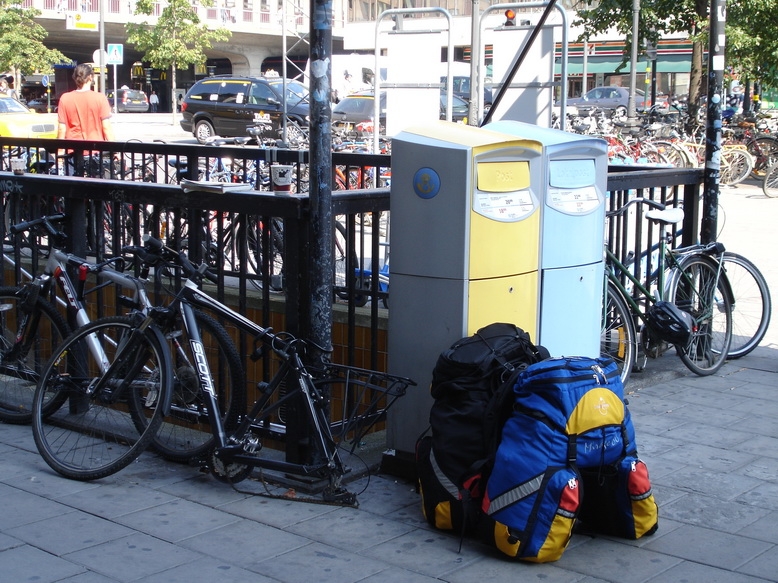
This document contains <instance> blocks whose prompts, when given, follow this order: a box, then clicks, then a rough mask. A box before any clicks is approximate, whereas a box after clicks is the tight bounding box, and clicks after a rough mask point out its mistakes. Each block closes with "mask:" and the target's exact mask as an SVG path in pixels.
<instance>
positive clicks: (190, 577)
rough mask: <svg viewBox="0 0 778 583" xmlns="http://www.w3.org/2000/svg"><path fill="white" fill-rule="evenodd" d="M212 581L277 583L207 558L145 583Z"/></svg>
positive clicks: (221, 582)
mask: <svg viewBox="0 0 778 583" xmlns="http://www.w3.org/2000/svg"><path fill="white" fill-rule="evenodd" d="M199 581H212V582H213V583H275V579H270V578H269V577H265V576H263V575H261V574H259V573H256V572H252V571H246V570H245V569H241V568H240V567H236V566H235V565H232V564H230V563H228V562H227V561H220V560H219V559H217V558H214V557H206V558H203V559H200V560H197V561H192V562H191V563H186V564H184V565H181V566H178V567H175V568H173V569H169V570H167V571H162V572H160V573H156V574H154V575H150V576H148V577H145V578H144V579H143V583H197V582H199Z"/></svg>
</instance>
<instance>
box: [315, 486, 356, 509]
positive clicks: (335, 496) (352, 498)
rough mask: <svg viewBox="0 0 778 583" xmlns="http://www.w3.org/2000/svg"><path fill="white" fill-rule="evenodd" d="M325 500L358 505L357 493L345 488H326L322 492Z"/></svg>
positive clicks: (345, 504) (346, 504)
mask: <svg viewBox="0 0 778 583" xmlns="http://www.w3.org/2000/svg"><path fill="white" fill-rule="evenodd" d="M322 498H323V499H324V501H325V502H336V503H338V504H343V505H344V506H359V503H358V502H357V495H356V494H354V493H353V492H349V491H348V490H346V489H345V488H335V489H333V488H326V489H325V490H324V492H323V493H322Z"/></svg>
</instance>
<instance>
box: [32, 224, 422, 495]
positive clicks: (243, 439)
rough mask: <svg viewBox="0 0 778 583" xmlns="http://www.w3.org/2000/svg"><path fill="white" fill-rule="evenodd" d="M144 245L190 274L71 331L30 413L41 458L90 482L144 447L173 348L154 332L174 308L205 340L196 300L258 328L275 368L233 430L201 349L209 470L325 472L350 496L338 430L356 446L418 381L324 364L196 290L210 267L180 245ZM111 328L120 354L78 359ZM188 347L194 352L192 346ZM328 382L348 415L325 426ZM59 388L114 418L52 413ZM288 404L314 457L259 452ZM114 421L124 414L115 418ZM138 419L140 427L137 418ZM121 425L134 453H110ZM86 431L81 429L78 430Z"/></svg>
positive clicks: (154, 261)
mask: <svg viewBox="0 0 778 583" xmlns="http://www.w3.org/2000/svg"><path fill="white" fill-rule="evenodd" d="M144 249H145V254H142V253H141V252H140V251H139V255H140V256H141V259H142V260H143V261H144V262H145V263H147V264H149V265H155V266H156V267H155V269H160V270H161V269H171V268H176V269H181V270H182V271H183V274H184V276H185V277H186V279H185V280H184V283H183V285H182V286H181V287H180V289H179V290H178V292H177V293H176V295H175V297H174V298H173V300H172V301H171V302H170V304H169V305H168V306H167V307H166V308H156V309H154V310H150V311H148V312H147V313H146V314H140V313H136V314H135V315H134V316H133V317H130V318H123V319H116V318H113V319H108V320H103V321H102V322H101V321H98V322H95V323H93V324H90V325H89V326H86V327H84V328H82V329H80V330H78V331H76V332H75V333H74V334H73V335H71V336H70V337H69V338H68V340H66V341H65V343H64V344H63V346H62V347H61V348H60V350H59V351H58V353H57V354H56V355H55V356H54V357H52V359H51V360H50V361H49V364H48V366H47V368H46V370H45V371H44V374H43V376H42V378H41V380H40V382H39V384H38V387H37V389H36V392H35V402H34V417H33V434H34V436H35V442H36V445H37V447H38V449H39V451H40V452H41V454H42V455H43V457H44V459H45V460H46V462H47V463H48V464H49V465H50V466H51V467H52V468H53V469H54V470H55V471H57V472H59V473H60V474H62V475H65V476H67V477H71V478H74V479H79V480H90V479H96V478H98V477H104V476H107V475H110V474H111V473H114V472H116V471H118V470H119V469H121V468H122V467H124V466H125V465H126V464H127V463H129V462H128V461H127V457H128V456H130V455H134V456H136V457H137V455H140V452H141V451H142V448H143V447H144V446H145V445H147V443H148V441H149V440H150V438H146V435H147V433H148V432H149V431H156V429H157V426H158V425H159V423H158V422H157V420H156V418H155V415H154V414H150V412H151V411H159V410H160V409H165V408H167V407H169V403H170V401H171V396H170V394H169V393H170V391H169V382H168V383H165V382H162V381H163V380H164V379H165V378H166V377H167V378H168V379H169V376H170V373H169V369H170V368H171V367H170V363H169V361H167V360H165V359H168V358H169V357H170V356H169V354H165V353H164V350H162V349H164V346H160V343H161V344H164V342H161V341H160V340H159V339H160V338H162V337H163V333H162V331H161V330H162V329H164V327H165V326H166V325H167V322H169V321H170V320H171V319H172V318H175V317H179V316H180V318H181V320H182V322H183V325H184V330H185V333H186V334H187V336H188V338H189V340H190V343H191V344H193V345H194V346H195V347H197V346H199V344H200V342H201V341H200V335H199V330H198V329H197V325H196V322H195V320H194V313H195V310H196V309H203V310H206V311H208V312H209V313H213V314H214V315H215V316H217V317H218V318H219V319H223V320H225V321H227V322H229V323H230V324H231V325H234V326H236V327H237V328H238V329H239V330H241V331H243V332H245V333H247V334H249V335H251V336H252V337H253V338H254V341H253V343H254V349H253V353H252V357H253V358H255V359H257V358H260V357H261V354H262V351H263V350H269V351H272V353H273V354H274V355H275V356H276V357H277V359H278V369H277V371H276V372H275V374H274V375H273V376H272V378H271V380H270V381H269V382H260V383H258V389H259V392H260V397H259V398H258V399H257V400H256V401H255V403H254V405H253V406H252V408H251V411H250V412H249V413H248V414H246V415H245V416H243V417H242V418H241V420H240V423H239V425H238V427H237V429H235V430H234V431H228V430H227V429H226V428H225V427H224V425H223V423H222V420H221V416H220V414H219V403H218V400H217V399H216V385H215V382H216V381H215V378H216V377H214V375H213V374H212V373H211V369H210V364H211V363H210V359H208V358H206V357H205V356H203V357H202V358H200V359H199V360H198V362H197V364H198V368H197V375H196V381H197V388H198V392H199V394H200V395H201V396H202V397H203V399H204V400H205V402H206V404H207V416H208V418H209V421H210V424H211V430H212V434H213V437H214V440H215V443H214V447H213V448H212V449H211V450H210V451H209V452H208V455H207V459H206V460H204V463H205V464H206V467H207V469H208V470H210V472H211V473H212V474H213V475H214V476H215V477H216V478H217V479H219V480H222V481H226V482H229V483H237V482H239V481H241V480H243V479H245V478H246V477H248V475H249V474H250V473H251V471H252V469H253V468H254V467H258V468H263V469H267V470H274V471H280V472H284V473H288V474H294V475H298V476H305V477H307V478H311V477H314V478H320V479H323V480H326V486H325V487H324V488H323V496H324V499H325V501H329V502H337V503H341V504H351V505H353V504H356V495H355V494H353V493H351V492H349V491H348V490H346V489H345V488H344V487H343V486H342V478H343V476H344V475H345V474H346V473H347V471H348V469H347V468H346V467H345V465H344V464H343V462H342V460H341V457H340V453H339V448H340V447H341V445H340V444H339V442H338V441H337V438H340V439H342V440H345V439H350V440H351V442H352V444H353V446H352V452H353V450H354V448H356V446H357V445H358V444H359V442H360V441H361V439H362V437H363V436H364V435H365V434H366V433H367V432H368V431H369V430H370V428H372V427H373V426H374V425H375V424H376V423H377V422H379V421H380V420H382V419H384V418H385V415H386V412H387V410H388V409H389V408H390V407H391V405H392V404H393V403H394V402H395V401H396V400H397V399H398V398H400V397H401V396H402V395H404V394H405V391H406V389H407V387H409V386H412V385H415V383H414V382H413V381H412V380H410V379H407V378H403V377H398V376H394V375H389V374H385V373H381V372H376V371H368V370H364V369H359V368H356V367H350V366H343V365H336V364H333V363H330V362H328V361H327V359H326V358H324V357H323V355H324V354H325V353H326V350H325V349H324V348H323V347H320V346H316V345H315V344H313V343H311V342H310V341H303V340H301V339H297V338H295V337H293V336H292V335H290V334H288V333H283V332H281V333H274V332H273V331H272V329H270V328H265V327H262V326H260V325H258V324H256V323H254V322H252V321H250V320H248V319H247V318H245V317H244V316H242V315H241V314H239V313H237V312H235V311H233V310H232V309H230V308H229V307H227V306H225V305H224V304H222V303H220V302H218V301H217V300H215V299H213V298H211V297H210V296H208V295H206V294H205V293H203V292H202V291H201V290H200V289H199V288H198V284H200V283H202V280H203V279H204V278H206V277H209V274H208V272H207V269H208V267H207V264H200V265H199V266H198V267H195V266H194V265H193V264H192V263H191V262H189V260H188V259H187V257H186V255H185V254H183V253H181V252H177V251H175V250H173V249H171V248H169V247H166V246H165V245H163V243H162V242H161V241H159V240H157V239H154V238H152V237H146V243H145V245H144ZM107 334H110V335H111V336H112V337H115V338H116V339H117V341H118V342H119V346H120V349H119V350H118V351H117V355H116V356H115V358H110V357H111V356H112V355H111V354H110V353H109V354H108V356H109V359H108V360H106V361H105V362H103V363H90V362H86V363H83V361H84V360H85V359H84V358H83V357H82V355H84V354H88V351H87V350H86V349H85V346H86V345H87V344H88V343H90V342H95V341H96V340H97V341H99V340H101V339H102V338H103V337H104V336H106V335H107ZM309 351H310V352H309ZM195 352H196V353H199V351H198V350H196V351H195ZM314 353H316V354H318V355H320V356H319V358H318V359H315V357H314ZM148 355H153V356H154V357H156V360H154V361H153V362H150V363H149V362H148V361H149V360H150V359H149V358H148ZM305 357H310V359H311V360H312V361H315V364H311V365H306V364H304V362H303V359H304V358H305ZM87 364H90V365H91V367H87V366H86V365H87ZM147 364H148V365H150V366H149V368H151V369H153V370H155V371H158V372H159V374H158V378H157V377H155V378H154V380H153V382H152V379H150V378H149V377H148V376H144V377H143V378H142V379H141V380H142V381H144V382H146V383H148V384H149V385H152V386H153V388H154V389H155V391H156V392H154V393H152V392H151V391H145V392H144V391H142V390H141V389H140V388H137V389H136V388H135V386H136V385H137V384H138V383H139V381H138V380H137V379H135V378H134V377H132V376H130V373H132V374H137V372H138V371H140V370H142V369H144V367H145V366H146V365H147ZM309 366H310V368H309ZM128 385H132V390H129V391H127V387H128ZM334 385H338V386H342V387H343V390H344V392H343V394H342V395H341V399H342V401H341V402H342V403H343V406H342V411H343V413H344V417H343V419H342V420H341V421H339V422H336V423H334V424H332V423H331V422H330V419H329V413H328V408H329V407H328V405H329V403H330V402H331V400H330V396H329V395H330V390H331V387H332V386H334ZM63 387H64V390H67V395H68V398H69V399H71V400H73V399H75V400H76V401H79V400H80V399H82V398H88V399H89V402H90V406H91V407H92V408H94V409H101V408H108V407H111V409H110V410H109V411H108V414H110V417H111V419H112V420H114V424H115V425H116V427H114V428H113V431H112V432H105V431H104V429H103V427H102V424H101V423H100V422H99V419H98V415H97V414H94V415H92V417H90V418H88V419H87V418H86V416H85V415H81V416H80V417H79V416H78V415H77V414H74V415H71V414H69V413H68V410H67V409H66V408H64V407H62V408H60V410H59V411H58V413H60V414H59V415H58V418H52V416H51V415H48V416H47V415H46V414H45V412H44V410H43V406H42V404H43V403H44V402H45V401H46V399H47V395H49V393H54V394H59V393H61V392H62V391H63ZM125 393H126V396H127V398H128V403H127V407H126V408H125V414H124V417H121V418H119V415H118V414H117V413H116V412H115V404H116V403H117V401H121V395H124V394H125ZM117 395H118V396H117ZM293 403H298V404H299V407H301V409H302V410H303V411H304V414H305V419H306V426H307V428H308V429H309V430H310V436H309V437H310V439H309V440H308V442H307V443H309V445H310V448H311V449H312V455H311V456H310V461H303V462H293V461H281V460H278V459H274V458H272V457H269V456H268V457H261V456H260V455H259V454H260V451H261V450H262V447H263V442H262V440H263V438H266V439H272V438H277V437H279V436H280V435H284V434H285V429H286V427H285V424H284V422H283V419H279V414H280V412H281V411H282V410H283V408H284V407H287V406H290V405H292V404H293ZM108 414H107V416H108ZM73 416H75V417H76V421H77V420H81V419H84V420H86V421H88V422H89V426H87V427H84V426H80V427H78V428H74V427H73V422H72V421H71V420H70V419H69V417H73ZM120 422H122V423H123V424H122V425H120ZM144 423H147V425H146V426H145V427H141V426H142V425H143V424H144ZM128 424H129V425H130V426H131V427H133V428H134V431H133V432H132V433H138V434H139V435H140V436H139V437H138V438H137V440H136V441H135V442H134V443H133V444H132V449H131V451H130V447H129V446H124V449H126V451H123V452H122V453H123V457H122V458H121V459H116V458H115V457H113V456H111V452H110V451H106V444H105V441H106V440H109V441H111V443H112V444H116V443H117V442H119V446H117V447H121V445H122V443H123V442H122V440H123V439H124V440H126V438H124V437H123V436H122V434H123V432H126V431H127V426H128ZM333 428H334V429H335V433H333ZM76 429H77V431H76ZM84 432H86V433H87V436H88V437H82V436H83V433H84ZM117 435H118V436H119V437H116V436H117ZM144 440H145V441H144ZM137 444H140V445H137ZM92 450H95V451H94V452H93V451H92ZM104 455H105V456H107V457H106V458H105V459H104V458H102V457H101V456H104ZM133 459H134V458H133Z"/></svg>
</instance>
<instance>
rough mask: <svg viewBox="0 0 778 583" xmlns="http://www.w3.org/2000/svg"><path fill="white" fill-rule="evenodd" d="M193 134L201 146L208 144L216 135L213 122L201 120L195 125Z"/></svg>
mask: <svg viewBox="0 0 778 583" xmlns="http://www.w3.org/2000/svg"><path fill="white" fill-rule="evenodd" d="M193 133H194V137H195V138H197V141H198V142H199V143H201V144H204V143H206V142H207V141H208V139H209V138H212V137H214V135H216V134H215V133H214V131H213V126H212V125H211V122H208V121H205V120H200V121H198V122H197V123H196V124H195V127H194V132H193Z"/></svg>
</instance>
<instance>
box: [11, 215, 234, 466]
mask: <svg viewBox="0 0 778 583" xmlns="http://www.w3.org/2000/svg"><path fill="white" fill-rule="evenodd" d="M63 219H64V215H61V214H60V215H52V216H45V217H41V218H38V219H34V220H32V221H27V222H24V223H17V224H16V225H13V226H12V227H11V232H12V233H17V234H21V233H25V232H28V231H32V230H36V229H43V230H45V232H46V234H47V235H48V237H49V239H50V245H51V249H50V251H49V254H48V257H47V261H46V265H45V267H44V269H43V272H42V273H41V274H40V275H39V276H37V277H35V278H33V277H32V276H31V275H29V274H28V276H29V277H30V281H28V282H27V283H25V284H24V285H22V286H20V287H0V324H2V326H3V336H2V338H0V373H2V377H1V378H0V419H2V420H4V421H6V422H9V423H16V424H23V423H29V422H30V421H31V419H32V402H33V393H34V390H35V385H36V384H37V381H38V379H39V377H40V372H41V370H42V369H43V367H44V365H45V364H46V362H47V360H48V359H49V358H50V356H51V354H52V353H53V351H54V350H55V349H56V347H57V346H59V345H60V344H62V342H63V340H64V339H65V338H67V336H68V335H69V334H70V332H71V330H70V327H69V326H68V324H67V323H66V321H65V319H64V318H63V317H62V315H61V314H60V312H59V311H58V309H57V308H56V307H55V305H56V304H53V303H50V302H49V301H47V299H48V298H49V297H51V296H52V294H53V291H54V290H53V288H54V286H55V283H56V285H57V286H58V287H59V289H60V290H61V292H62V293H61V296H62V297H60V296H55V299H56V300H57V303H58V304H59V305H61V306H63V307H64V308H65V309H67V310H69V311H70V312H72V314H73V316H72V318H73V321H74V322H75V323H76V326H78V327H81V326H84V325H86V324H88V323H89V322H90V315H89V311H88V309H87V303H86V295H87V294H88V293H93V292H95V291H97V290H98V289H100V288H102V287H104V286H107V285H110V284H113V285H115V286H118V287H119V288H120V289H122V290H123V294H124V295H120V296H119V298H118V301H119V304H120V305H121V306H125V307H127V308H129V309H134V310H150V309H152V308H153V303H152V302H151V300H150V298H149V296H148V294H147V293H146V286H147V282H148V266H142V269H141V273H140V276H139V277H135V276H132V275H129V274H127V273H123V272H122V271H121V270H120V269H118V267H122V266H123V265H124V263H125V260H124V259H123V258H122V257H114V258H110V259H107V260H105V261H102V262H100V263H90V262H88V261H87V260H86V259H82V258H80V257H77V256H75V255H72V254H66V253H65V252H64V251H62V246H63V244H64V239H65V235H64V234H63V233H61V232H59V231H58V230H57V229H56V227H55V226H54V223H56V222H58V221H61V220H63ZM132 250H133V248H132V247H127V248H125V251H127V252H132ZM8 260H9V261H10V259H8ZM109 267H117V268H116V269H109ZM68 268H73V269H76V270H77V271H78V273H79V281H78V282H74V281H72V279H71V277H70V275H69V273H68ZM91 274H94V275H96V276H97V277H98V278H100V279H102V280H103V282H102V283H101V284H100V285H97V286H93V287H91V288H89V289H86V287H85V281H86V279H87V277H89V276H90V275H91ZM128 291H129V293H128ZM195 318H196V321H197V325H198V328H199V329H200V330H201V336H202V339H203V342H202V343H203V346H204V349H205V350H206V352H207V354H209V355H213V358H214V362H215V363H217V364H218V368H217V365H214V368H215V369H216V370H217V372H218V374H219V378H220V379H221V381H222V382H221V388H222V390H221V392H220V395H219V399H220V409H221V411H222V412H223V417H224V418H223V422H224V424H225V425H226V426H228V427H232V426H234V425H235V423H236V422H237V418H238V415H239V413H240V411H239V408H240V406H241V405H242V404H243V402H244V401H245V397H244V396H245V384H244V381H243V369H242V364H241V363H240V360H239V358H238V356H237V354H235V351H234V347H233V343H232V341H231V340H230V338H229V336H228V334H227V332H226V331H225V330H224V328H223V327H222V326H220V325H219V324H218V323H217V322H216V321H215V320H213V318H210V317H209V316H207V315H206V314H203V313H201V312H197V313H196V315H195ZM173 324H176V323H175V322H174V323H173ZM165 339H166V341H167V343H168V346H169V349H170V352H171V355H172V358H173V361H174V365H175V368H174V372H175V374H174V377H173V399H172V409H171V414H170V415H168V416H167V417H166V418H165V419H164V423H163V424H162V425H161V428H160V430H159V431H158V432H157V434H156V435H155V436H154V441H153V446H154V449H156V450H157V452H158V453H160V454H161V455H162V456H163V457H165V458H167V459H170V460H173V461H188V460H190V459H192V458H193V457H197V456H199V455H202V453H203V452H204V451H206V450H207V449H208V448H209V447H210V446H211V441H212V439H211V436H210V428H208V427H207V421H206V419H205V416H204V415H203V413H202V407H203V404H202V402H201V400H200V399H198V398H197V395H196V394H193V392H192V391H193V384H192V382H193V381H192V379H193V378H194V371H195V370H196V362H195V357H194V356H193V355H192V354H191V353H190V351H191V349H190V344H189V342H188V339H187V337H186V335H185V334H184V332H183V330H182V328H181V327H180V326H178V325H177V324H176V325H172V326H171V327H170V328H169V329H168V330H166V336H165ZM52 406H53V407H56V406H57V405H56V404H53V405H52Z"/></svg>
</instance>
